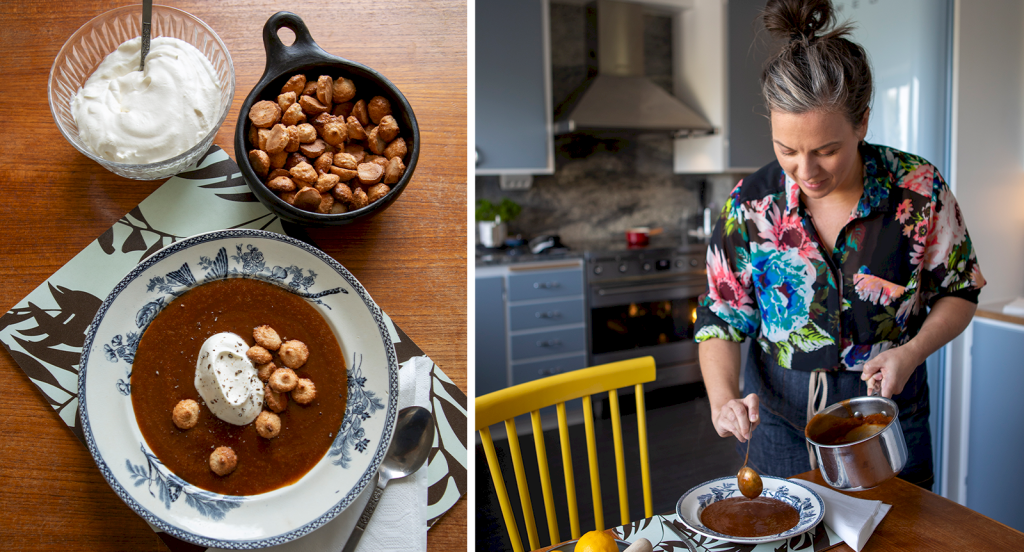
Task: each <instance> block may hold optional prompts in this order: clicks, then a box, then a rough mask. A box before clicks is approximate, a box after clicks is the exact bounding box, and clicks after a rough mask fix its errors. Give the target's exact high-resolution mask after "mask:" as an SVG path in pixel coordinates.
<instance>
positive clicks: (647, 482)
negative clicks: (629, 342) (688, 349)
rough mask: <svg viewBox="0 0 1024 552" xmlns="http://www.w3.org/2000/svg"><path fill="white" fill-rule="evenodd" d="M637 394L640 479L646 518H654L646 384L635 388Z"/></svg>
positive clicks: (637, 385)
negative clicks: (645, 393)
mask: <svg viewBox="0 0 1024 552" xmlns="http://www.w3.org/2000/svg"><path fill="white" fill-rule="evenodd" d="M634 389H635V393H636V432H637V435H638V436H639V437H640V477H641V483H642V484H643V487H644V517H645V518H651V517H654V503H653V499H652V498H651V464H650V457H649V456H648V454H647V409H646V408H645V407H644V384H642V383H638V384H636V385H635V386H634Z"/></svg>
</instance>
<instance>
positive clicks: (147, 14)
mask: <svg viewBox="0 0 1024 552" xmlns="http://www.w3.org/2000/svg"><path fill="white" fill-rule="evenodd" d="M152 21H153V0H142V59H141V60H140V61H139V71H143V70H145V69H146V55H148V54H149V38H150V26H151V25H152Z"/></svg>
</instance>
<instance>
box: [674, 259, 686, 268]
mask: <svg viewBox="0 0 1024 552" xmlns="http://www.w3.org/2000/svg"><path fill="white" fill-rule="evenodd" d="M684 265H686V263H685V262H683V260H682V259H676V268H683V266H684Z"/></svg>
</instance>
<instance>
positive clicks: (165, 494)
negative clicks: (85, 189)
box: [78, 229, 398, 549]
mask: <svg viewBox="0 0 1024 552" xmlns="http://www.w3.org/2000/svg"><path fill="white" fill-rule="evenodd" d="M246 239H250V240H252V239H255V240H271V241H274V242H280V243H283V244H286V245H287V246H291V247H296V248H299V249H301V250H302V251H303V252H305V253H307V254H309V255H312V256H313V257H315V258H316V259H317V260H319V261H320V262H322V263H324V264H325V265H327V266H328V267H330V268H331V269H333V270H334V272H335V273H336V274H337V276H340V277H341V278H342V279H343V280H344V281H345V283H346V284H348V285H349V287H350V288H351V289H352V290H353V291H355V293H356V294H358V296H359V298H360V299H361V300H362V302H363V304H364V305H365V306H366V308H367V309H368V311H369V314H370V315H371V316H372V318H373V321H374V322H375V324H376V326H377V328H376V329H377V331H378V333H379V336H380V338H381V340H382V344H383V352H384V353H385V356H386V363H387V372H388V385H387V389H388V395H389V396H388V401H387V406H386V409H387V412H386V417H385V421H384V426H383V430H382V432H381V434H380V435H379V436H377V435H375V436H374V438H378V437H379V439H377V440H378V442H377V446H376V451H375V453H374V455H373V457H372V459H371V460H370V462H369V465H368V466H367V467H366V469H365V470H364V472H363V473H362V474H361V476H360V477H359V479H358V480H357V482H356V484H355V485H354V486H353V487H352V488H351V490H349V491H348V492H347V493H346V494H345V495H344V496H343V497H342V498H341V499H340V500H338V501H337V502H335V503H334V505H333V506H332V507H330V508H329V509H327V511H325V512H324V513H323V514H321V515H319V516H318V517H316V518H315V519H313V520H311V521H309V522H307V523H305V524H303V525H301V526H300V527H297V528H295V529H293V530H290V531H288V532H285V533H282V534H278V535H275V536H272V537H269V538H262V539H253V540H245V539H220V538H216V537H211V536H208V535H201V534H196V533H193V532H190V531H187V530H183V529H181V528H179V527H176V526H175V525H172V524H171V523H169V522H167V521H165V520H164V519H163V518H162V517H161V516H160V515H158V514H157V513H154V512H152V511H150V509H148V508H146V507H145V506H143V505H142V504H140V503H139V502H138V501H137V500H136V499H135V498H133V496H132V493H131V492H130V491H129V490H128V489H126V488H125V486H124V485H123V484H122V481H119V480H118V478H117V477H116V476H115V475H114V473H113V471H112V470H111V469H110V467H109V466H108V465H107V461H106V460H105V459H104V457H103V456H102V454H101V452H100V450H99V447H98V445H97V442H96V439H95V436H94V433H93V427H92V425H91V423H90V418H89V411H88V403H87V393H86V385H87V382H88V381H89V378H88V367H89V359H90V354H91V353H92V348H93V346H94V345H95V343H94V342H95V340H96V333H97V331H98V329H99V327H100V326H101V324H102V322H103V320H104V317H105V315H106V314H107V312H108V310H109V309H110V308H111V305H112V304H113V303H114V302H115V301H116V300H117V299H118V297H119V295H120V294H121V293H122V291H124V290H125V288H127V287H128V286H129V285H130V284H132V283H133V282H134V281H135V280H136V279H138V278H139V277H140V276H142V275H143V274H144V273H145V272H146V271H147V270H148V269H150V268H152V267H153V266H154V265H156V264H157V263H159V262H160V261H162V260H164V259H166V258H168V257H171V256H173V255H176V254H179V253H182V252H184V251H186V250H188V249H189V248H191V247H194V246H198V245H204V244H208V243H210V242H215V241H221V240H223V241H225V242H227V241H229V240H246ZM226 245H233V246H236V247H239V249H238V253H239V257H240V259H239V260H238V262H243V266H244V261H242V260H241V253H242V250H241V246H238V245H237V244H236V243H234V242H230V243H227V244H226ZM249 246H250V249H249V250H248V252H249V253H251V252H252V251H253V249H252V248H251V244H249ZM220 251H221V252H223V251H224V249H223V248H221V250H220ZM203 260H205V261H208V262H210V263H211V265H210V266H211V267H213V269H212V270H208V271H207V273H208V276H209V275H210V274H213V276H212V277H210V278H209V279H204V280H203V281H202V282H197V281H196V280H195V278H194V277H192V278H189V276H191V274H190V270H188V268H187V263H186V266H183V268H182V269H179V270H176V271H174V272H175V273H176V275H177V276H178V278H173V277H172V279H174V280H175V283H176V284H184V285H187V286H188V287H191V286H193V285H199V284H201V283H205V282H206V281H211V280H213V279H220V278H225V277H239V276H241V277H255V278H258V279H261V280H264V281H270V282H275V279H276V280H278V281H277V282H276V283H277V284H278V285H281V283H282V280H283V278H281V277H277V278H275V276H281V274H280V272H278V274H274V271H273V270H271V271H270V273H269V274H270V277H267V275H260V274H259V273H260V272H264V271H265V267H259V266H258V265H259V263H258V262H257V263H256V264H252V263H251V262H250V265H249V267H248V268H247V269H246V268H244V269H243V270H242V271H235V272H234V273H232V272H231V271H229V270H227V266H226V264H225V259H223V258H222V256H221V255H217V258H215V259H212V260H211V259H208V258H204V259H203ZM248 261H252V258H251V257H250V258H249V259H248ZM257 267H259V268H260V270H259V271H257V270H255V268H257ZM204 268H207V267H205V266H204ZM275 268H277V269H279V268H281V267H275ZM289 268H295V269H298V267H289ZM299 270H300V271H301V269H299ZM288 272H291V273H292V275H293V276H294V275H295V274H296V271H294V270H289V271H288ZM310 273H311V274H312V270H311V269H310ZM298 274H300V275H301V272H298ZM285 275H287V274H285ZM312 276H313V277H312V278H307V279H306V281H305V282H299V284H300V285H299V286H298V287H301V288H302V289H301V290H299V289H292V291H294V292H296V293H298V294H299V295H302V296H304V297H306V298H307V299H308V300H311V301H313V302H320V301H319V299H320V298H321V297H324V296H326V295H333V294H336V293H338V292H339V291H340V292H341V293H344V294H348V291H346V290H344V289H337V288H335V289H329V290H325V291H322V292H319V293H313V294H310V293H308V288H309V287H310V285H312V283H313V282H312V280H313V279H315V277H316V276H315V274H312ZM302 283H306V284H308V285H305V286H302V285H301V284H302ZM172 287H178V286H172ZM282 287H288V286H287V285H285V286H282ZM292 287H293V288H294V287H295V286H292ZM149 291H152V290H149ZM184 291H185V289H180V290H174V291H173V292H171V290H165V292H167V295H168V296H171V297H173V296H176V295H179V294H180V293H182V292H184ZM167 302H169V301H167ZM321 304H322V303H321ZM149 306H150V305H149V304H147V305H144V306H143V308H142V309H140V310H139V314H138V315H137V316H136V320H133V321H132V322H134V323H136V325H137V326H139V332H138V336H141V334H142V332H144V331H145V327H146V326H148V324H149V322H150V321H151V320H152V318H153V316H155V314H156V312H148V311H150V310H152V309H151V308H149V309H148V308H147V307H149ZM324 306H326V305H324ZM327 308H330V307H327ZM143 311H147V314H144V313H143ZM118 335H120V334H118ZM389 335H390V334H389V331H388V329H387V326H386V324H385V322H384V317H383V314H382V312H381V310H380V308H379V307H378V306H377V305H376V303H374V302H373V300H372V299H371V298H370V296H369V294H368V293H367V292H366V290H365V289H364V288H363V287H362V285H361V284H360V283H359V282H358V281H357V280H356V279H355V277H354V276H352V274H351V273H350V272H348V270H347V269H345V268H344V267H343V266H341V264H340V263H338V262H337V261H336V260H334V259H333V258H331V257H330V256H328V255H327V254H325V253H323V252H322V251H320V250H319V249H317V248H315V247H313V246H310V245H308V244H305V243H303V242H301V241H298V240H295V239H293V238H290V237H288V236H284V235H281V234H277V233H274V232H267V231H262V230H247V229H242V230H225V231H217V232H210V233H207V234H200V235H197V236H193V237H190V238H186V239H184V240H181V241H178V242H176V243H173V244H171V245H169V246H167V247H165V248H164V249H161V250H160V251H158V252H156V253H154V254H153V255H152V256H150V257H148V258H147V259H145V260H144V261H142V262H141V263H139V265H138V266H136V267H135V268H134V269H133V270H132V271H131V272H130V273H129V274H128V275H127V276H125V277H124V278H123V279H122V280H121V281H120V282H119V283H118V284H117V286H115V287H114V289H113V290H112V291H111V292H110V294H109V295H108V296H107V298H106V299H105V300H104V301H103V304H102V305H101V306H100V309H99V311H98V312H97V314H96V317H95V319H94V320H93V322H92V324H90V326H89V329H88V331H87V333H86V339H85V345H84V348H83V352H82V359H81V365H80V376H79V378H78V391H79V401H80V403H79V415H80V416H81V427H82V430H83V433H84V435H85V438H86V444H87V445H88V447H89V451H90V453H91V454H92V456H93V459H94V460H95V461H96V465H97V466H98V467H99V470H100V472H101V473H102V474H103V477H104V478H105V479H106V480H107V483H108V484H109V485H110V486H111V488H112V489H113V490H114V492H115V493H117V495H118V496H119V497H120V498H121V499H122V500H123V501H124V502H125V503H126V504H127V505H128V506H129V507H131V508H132V509H133V510H134V511H135V512H136V513H138V514H139V515H140V516H142V517H143V518H144V519H145V520H146V521H147V522H149V523H150V524H152V525H154V526H156V527H158V528H159V529H161V530H162V531H164V532H166V533H167V534H169V535H173V536H175V537H177V538H180V539H183V540H187V541H189V542H192V543H195V544H198V545H201V546H206V547H220V548H234V549H254V548H263V547H266V546H273V545H277V544H283V543H285V542H288V541H291V540H294V539H296V538H299V537H301V536H304V535H306V534H308V533H310V532H312V531H313V530H315V529H317V528H319V527H321V526H323V525H324V524H326V523H327V522H329V521H330V520H332V519H333V518H334V517H336V516H337V515H338V514H339V513H341V512H342V511H343V510H344V509H345V508H346V507H347V506H348V505H349V504H351V503H352V501H354V500H355V499H356V497H358V496H359V494H360V493H361V492H362V490H363V489H364V488H365V487H366V485H367V484H369V482H370V481H371V480H372V478H373V476H374V474H376V472H377V468H378V467H379V465H380V463H381V461H382V460H383V458H384V455H385V453H386V452H387V447H388V445H389V444H390V441H391V434H392V432H393V430H394V425H395V420H396V418H397V413H398V402H397V397H398V359H397V355H396V354H395V349H394V345H393V343H392V342H391V339H390V337H389ZM129 339H130V338H129ZM134 341H135V343H134V344H137V341H138V339H137V338H136V339H135V340H134ZM123 345H127V343H124V344H123ZM104 348H105V350H104V353H105V355H106V357H107V360H108V361H113V362H116V361H117V358H121V359H123V360H125V361H126V363H129V365H130V359H131V354H130V353H133V352H134V348H133V347H131V350H123V351H122V352H123V353H125V354H124V355H122V354H119V349H113V350H106V349H112V348H110V347H109V345H106V344H105V345H104ZM97 352H99V349H98V350H97ZM111 355H113V356H114V358H113V359H111ZM360 365H361V359H357V358H355V354H354V355H353V358H352V364H351V365H349V366H348V371H349V373H350V374H352V373H353V370H358V369H359V367H360ZM129 375H130V372H129ZM353 379H355V380H358V379H359V378H358V377H357V378H350V381H349V387H350V388H351V387H352V385H353ZM356 384H357V385H360V386H361V385H362V383H361V382H358V381H356ZM117 391H118V393H119V394H120V395H123V396H128V395H129V394H130V387H129V385H128V384H127V382H123V380H119V381H118V383H117ZM350 402H351V401H350ZM371 403H372V401H371ZM363 407H365V401H363ZM370 408H371V409H372V410H377V409H383V408H385V407H384V405H383V404H379V401H378V405H373V404H371V407H370ZM353 410H356V408H355V407H354V406H353V405H352V404H347V405H346V414H345V421H344V422H343V426H342V427H343V428H344V427H345V424H346V423H352V422H353V420H350V418H360V419H363V420H365V419H367V418H369V416H368V415H365V414H364V415H363V416H356V415H359V414H363V411H359V412H353ZM358 421H359V420H355V423H358ZM133 423H134V421H133ZM357 429H359V428H358V426H357ZM360 431H361V429H360ZM342 436H343V433H342V432H341V431H339V434H338V436H337V438H336V440H335V442H334V443H333V444H332V447H331V449H330V451H329V452H328V453H327V454H326V455H325V456H324V459H322V460H321V462H320V463H319V464H318V466H319V465H321V464H323V463H324V462H325V461H327V462H330V463H333V464H335V465H340V466H341V467H342V468H347V467H348V466H347V465H345V464H346V462H345V461H344V460H345V459H346V458H347V455H344V454H342V453H343V452H344V450H345V449H346V448H347V446H345V439H342ZM349 436H351V435H349ZM358 437H359V438H360V441H365V442H363V443H362V446H363V447H364V448H365V446H366V444H368V441H366V440H365V439H363V437H364V435H362V433H359V434H358ZM339 441H340V444H339ZM349 444H351V443H349ZM140 445H141V452H142V455H143V456H142V457H143V458H144V459H145V462H146V464H148V467H147V466H146V465H143V464H139V465H133V464H132V462H131V461H130V460H127V459H126V460H125V463H126V465H127V469H128V472H129V475H130V476H131V479H132V480H133V483H134V484H133V485H132V486H133V487H140V486H141V485H142V484H144V483H147V482H148V483H149V484H150V486H152V485H153V484H154V482H155V483H156V485H157V487H158V492H159V494H160V496H159V497H157V495H156V494H153V492H152V490H149V493H150V494H151V495H152V496H153V497H156V498H158V500H160V501H161V502H163V504H164V505H165V506H166V507H168V508H169V507H170V504H171V503H172V502H175V501H177V500H178V499H179V498H180V497H181V495H185V498H186V502H187V504H188V506H190V507H191V508H193V509H195V510H196V511H197V512H198V514H199V515H201V516H204V517H206V518H208V519H210V520H220V519H222V518H223V517H224V515H225V514H226V513H227V512H228V511H230V510H233V509H235V508H238V507H240V506H242V505H243V504H244V503H245V502H246V501H247V500H248V499H250V498H253V497H235V496H226V495H220V494H217V493H211V492H209V491H205V490H202V489H198V488H196V487H194V486H192V485H189V484H188V483H186V482H184V481H182V480H181V479H180V478H178V477H177V476H175V475H174V474H172V473H170V472H169V471H167V470H166V468H162V463H160V461H159V460H158V459H156V457H155V456H154V455H152V453H151V452H149V451H148V449H147V447H146V446H145V443H144V442H143V443H140ZM338 454H342V459H336V460H328V459H329V458H332V457H335V456H337V455H338ZM161 468H162V469H163V472H161ZM316 469H317V468H316V467H315V468H314V470H316ZM154 472H155V473H154ZM285 489H287V487H285ZM280 492H282V490H281V489H279V490H276V491H271V493H280ZM268 494H270V493H268ZM255 496H260V495H255Z"/></svg>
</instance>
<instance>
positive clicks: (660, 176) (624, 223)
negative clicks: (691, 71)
mask: <svg viewBox="0 0 1024 552" xmlns="http://www.w3.org/2000/svg"><path fill="white" fill-rule="evenodd" d="M585 14H586V8H585V6H582V5H579V4H561V3H555V2H552V3H551V52H552V54H551V72H552V75H551V76H552V86H551V87H552V95H553V97H554V105H555V106H557V105H558V104H559V103H560V102H561V101H562V100H563V99H564V98H565V97H566V96H568V95H569V93H570V92H572V91H573V90H574V89H575V88H576V87H577V86H578V85H579V84H580V83H581V82H583V79H584V78H585V77H586V56H587V48H586V27H585V24H586V21H585ZM644 19H645V20H644V27H645V28H644V56H645V64H644V69H645V73H646V74H647V75H648V76H649V77H650V78H651V79H652V80H653V81H654V82H655V83H656V84H658V85H660V86H662V87H663V88H665V89H666V90H668V91H669V92H670V93H671V92H672V82H673V79H672V48H671V46H672V20H671V18H670V17H667V16H658V15H647V16H645V18H644ZM672 149H673V148H672V140H671V139H670V138H669V137H668V136H660V135H645V136H634V137H630V138H619V139H614V138H605V139H598V138H594V137H590V136H572V137H556V139H555V172H554V174H552V175H545V176H535V177H534V180H533V186H532V188H531V189H529V190H525V191H502V190H500V189H499V185H498V182H499V179H498V177H496V176H478V177H476V197H477V198H482V199H488V200H491V201H495V200H499V201H500V200H501V199H502V198H505V197H508V198H509V199H512V200H513V201H516V202H517V203H519V204H520V205H521V206H522V207H523V211H522V214H521V215H520V217H519V218H518V219H517V220H515V221H513V222H512V223H510V224H509V233H510V234H512V235H515V234H522V235H523V237H525V238H530V237H533V236H535V235H538V234H547V233H556V234H559V235H560V236H561V237H562V240H563V241H564V242H565V243H566V244H568V245H570V246H571V245H572V244H573V243H574V242H576V243H578V242H580V241H584V240H594V239H606V238H615V237H619V236H622V233H623V232H624V231H625V230H626V229H628V228H630V227H633V226H651V227H662V228H664V229H665V230H666V232H672V231H677V232H679V231H682V230H684V229H690V228H695V227H696V225H697V224H699V223H700V215H699V213H700V208H701V204H700V200H701V197H700V190H701V188H702V183H704V182H706V183H707V190H708V192H707V200H708V201H709V202H711V203H713V204H715V205H717V206H721V205H722V203H723V202H724V200H725V198H726V197H727V196H728V193H729V191H730V190H731V189H732V187H733V186H734V185H735V184H736V182H738V181H739V179H740V177H741V176H742V175H721V174H717V175H676V174H673V172H672Z"/></svg>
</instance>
